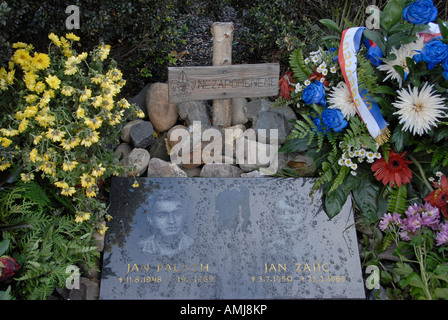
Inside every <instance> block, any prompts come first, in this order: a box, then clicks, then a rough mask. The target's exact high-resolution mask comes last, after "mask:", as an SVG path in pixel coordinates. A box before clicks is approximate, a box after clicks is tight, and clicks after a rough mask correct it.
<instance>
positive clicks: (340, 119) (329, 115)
mask: <svg viewBox="0 0 448 320" xmlns="http://www.w3.org/2000/svg"><path fill="white" fill-rule="evenodd" d="M321 117H322V122H323V123H324V126H326V127H327V128H328V129H333V130H334V132H341V131H342V129H344V128H345V127H346V126H347V125H348V122H347V120H345V119H344V115H343V114H342V112H341V110H339V109H329V108H328V109H325V110H324V111H323V112H322V114H321Z"/></svg>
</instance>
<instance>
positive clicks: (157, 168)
mask: <svg viewBox="0 0 448 320" xmlns="http://www.w3.org/2000/svg"><path fill="white" fill-rule="evenodd" d="M147 176H148V177H178V178H182V177H187V174H186V173H185V171H183V170H182V169H181V168H179V167H178V166H177V165H176V164H174V163H171V162H167V161H163V160H162V159H158V158H152V159H151V160H150V161H149V164H148V173H147Z"/></svg>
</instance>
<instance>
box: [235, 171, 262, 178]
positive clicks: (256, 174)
mask: <svg viewBox="0 0 448 320" xmlns="http://www.w3.org/2000/svg"><path fill="white" fill-rule="evenodd" d="M265 177H266V175H265V174H263V172H261V171H260V170H254V171H250V172H245V173H242V174H241V178H265Z"/></svg>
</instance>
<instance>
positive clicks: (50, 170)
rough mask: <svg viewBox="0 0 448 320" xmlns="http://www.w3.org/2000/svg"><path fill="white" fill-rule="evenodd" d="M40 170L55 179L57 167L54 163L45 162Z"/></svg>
mask: <svg viewBox="0 0 448 320" xmlns="http://www.w3.org/2000/svg"><path fill="white" fill-rule="evenodd" d="M38 169H39V170H40V171H43V172H44V173H46V174H48V175H51V176H53V177H54V176H55V175H56V165H55V164H54V163H53V162H49V161H47V162H44V163H43V164H42V165H40V166H39V168H38Z"/></svg>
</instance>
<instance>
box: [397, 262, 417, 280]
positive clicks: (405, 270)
mask: <svg viewBox="0 0 448 320" xmlns="http://www.w3.org/2000/svg"><path fill="white" fill-rule="evenodd" d="M394 271H395V272H396V273H397V274H398V275H400V276H403V277H408V276H409V275H410V274H411V273H413V272H414V271H413V270H412V268H411V266H410V265H409V264H407V263H404V262H397V264H396V265H395V268H394Z"/></svg>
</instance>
